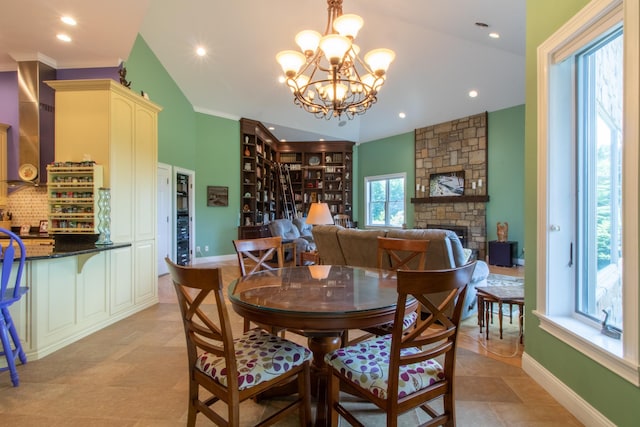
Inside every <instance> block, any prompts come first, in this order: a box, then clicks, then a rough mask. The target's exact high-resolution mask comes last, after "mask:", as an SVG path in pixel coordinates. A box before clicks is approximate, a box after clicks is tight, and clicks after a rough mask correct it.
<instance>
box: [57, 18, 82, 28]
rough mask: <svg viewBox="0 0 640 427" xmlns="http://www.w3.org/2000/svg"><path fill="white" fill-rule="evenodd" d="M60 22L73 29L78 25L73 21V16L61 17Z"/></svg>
mask: <svg viewBox="0 0 640 427" xmlns="http://www.w3.org/2000/svg"><path fill="white" fill-rule="evenodd" d="M60 20H61V21H62V22H64V23H65V24H67V25H71V26H73V27H75V26H76V25H77V24H78V23H77V22H76V20H75V19H73V18H72V17H71V16H62V17H60Z"/></svg>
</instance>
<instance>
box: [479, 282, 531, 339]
mask: <svg viewBox="0 0 640 427" xmlns="http://www.w3.org/2000/svg"><path fill="white" fill-rule="evenodd" d="M476 291H477V292H478V293H477V296H478V326H479V327H480V332H481V333H482V327H483V326H484V327H485V337H486V339H489V317H490V316H493V313H492V307H493V303H494V302H495V303H497V304H498V321H499V323H500V339H502V305H503V304H509V305H513V304H515V305H517V306H518V308H519V311H520V315H519V316H518V326H519V332H520V343H521V344H522V335H523V321H524V286H481V287H478V288H476Z"/></svg>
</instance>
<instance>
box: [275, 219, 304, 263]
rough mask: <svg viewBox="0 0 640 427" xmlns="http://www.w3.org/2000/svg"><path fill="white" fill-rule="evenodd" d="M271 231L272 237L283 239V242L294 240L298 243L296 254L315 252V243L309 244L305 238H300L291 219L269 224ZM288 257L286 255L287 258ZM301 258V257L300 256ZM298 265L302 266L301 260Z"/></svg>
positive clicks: (298, 260)
mask: <svg viewBox="0 0 640 427" xmlns="http://www.w3.org/2000/svg"><path fill="white" fill-rule="evenodd" d="M269 231H270V232H271V236H272V237H282V240H293V241H294V242H295V243H296V252H297V253H298V254H300V253H301V252H306V251H311V250H315V248H316V245H315V243H312V242H309V241H308V240H307V239H305V238H304V237H302V236H300V231H299V230H298V228H297V227H296V226H295V225H293V222H292V221H291V220H290V219H286V218H283V219H276V220H274V221H272V222H270V223H269ZM286 256H287V255H285V257H286ZM298 258H299V255H298ZM296 263H297V264H300V259H297V260H296Z"/></svg>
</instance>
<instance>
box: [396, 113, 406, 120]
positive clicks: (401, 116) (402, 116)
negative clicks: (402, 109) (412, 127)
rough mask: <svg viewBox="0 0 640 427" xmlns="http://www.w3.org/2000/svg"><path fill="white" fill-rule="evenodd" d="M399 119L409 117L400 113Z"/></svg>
mask: <svg viewBox="0 0 640 427" xmlns="http://www.w3.org/2000/svg"><path fill="white" fill-rule="evenodd" d="M398 117H400V118H401V119H404V118H405V117H407V115H406V114H405V113H400V114H398Z"/></svg>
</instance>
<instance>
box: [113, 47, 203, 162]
mask: <svg viewBox="0 0 640 427" xmlns="http://www.w3.org/2000/svg"><path fill="white" fill-rule="evenodd" d="M125 66H126V67H127V80H129V81H131V89H132V90H134V91H136V92H140V91H144V92H146V93H147V94H148V95H149V98H150V99H151V100H152V101H153V102H155V103H156V104H158V105H160V106H161V107H162V111H161V112H160V114H159V116H158V161H159V162H161V163H167V164H170V165H174V166H179V167H181V168H184V169H191V170H194V169H195V166H196V147H197V140H196V121H195V118H196V116H195V113H194V111H193V106H192V105H191V103H190V102H189V101H188V100H187V98H186V97H185V96H184V94H183V93H182V91H181V90H180V88H179V87H178V86H177V85H176V84H175V82H174V81H173V79H172V78H171V76H170V75H169V73H167V71H166V70H165V69H164V67H163V66H162V64H161V63H160V61H158V58H156V56H155V55H154V54H153V52H152V51H151V49H150V48H149V46H148V45H147V43H146V42H145V41H144V39H143V38H142V36H140V35H138V37H137V38H136V41H135V44H134V45H133V49H132V50H131V54H130V55H129V59H128V60H127V61H126V63H125Z"/></svg>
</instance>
